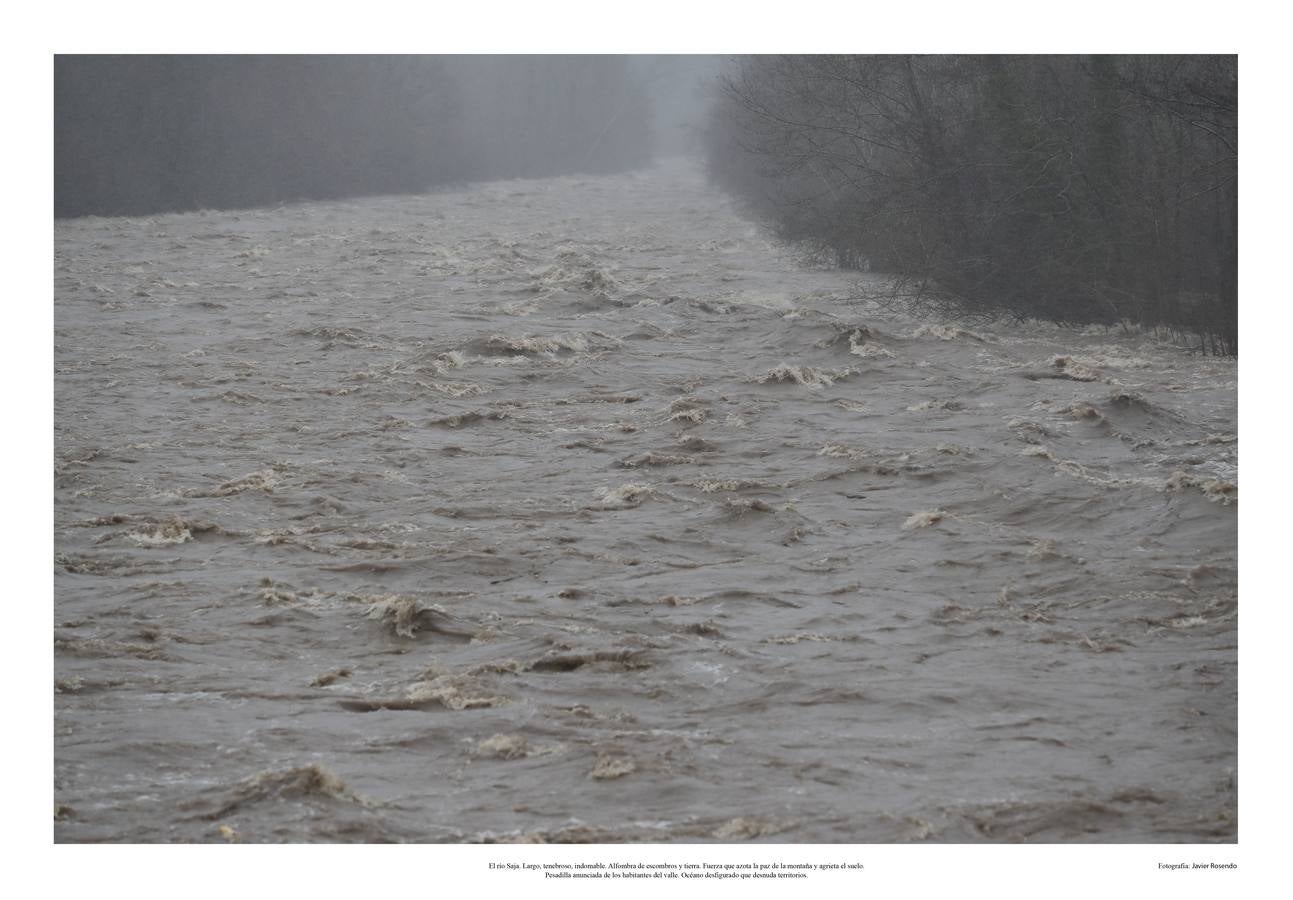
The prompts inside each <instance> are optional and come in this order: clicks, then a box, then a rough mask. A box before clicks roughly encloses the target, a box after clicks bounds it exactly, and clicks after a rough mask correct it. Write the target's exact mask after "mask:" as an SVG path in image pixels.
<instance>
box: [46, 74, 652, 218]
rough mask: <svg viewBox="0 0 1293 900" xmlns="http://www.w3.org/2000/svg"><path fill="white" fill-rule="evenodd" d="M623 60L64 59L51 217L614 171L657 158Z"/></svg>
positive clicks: (58, 84) (639, 94)
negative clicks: (504, 178) (52, 214)
mask: <svg viewBox="0 0 1293 900" xmlns="http://www.w3.org/2000/svg"><path fill="white" fill-rule="evenodd" d="M650 130H651V115H650V104H649V100H648V97H647V95H646V93H645V91H644V90H643V89H642V88H641V86H640V85H639V84H638V83H637V82H636V80H635V79H634V77H633V72H632V70H631V67H630V65H629V64H628V62H627V60H626V59H625V58H624V57H613V56H508V57H472V56H66V55H64V56H57V57H55V61H54V214H55V215H56V216H80V215H143V214H148V213H155V212H165V211H179V210H194V209H203V208H212V209H230V208H241V207H251V206H264V205H272V204H277V203H282V202H288V201H293V200H301V199H317V198H335V197H347V196H359V195H370V194H386V193H405V192H416V191H425V190H427V189H428V188H430V187H432V186H434V185H438V184H445V183H451V182H461V181H467V180H471V179H481V178H503V177H538V176H544V175H555V174H567V173H575V172H582V173H605V172H613V171H620V170H623V169H627V168H632V167H635V166H640V165H642V164H644V163H646V162H647V161H648V160H649V159H650V156H651V152H652V145H651V137H652V136H651V134H650Z"/></svg>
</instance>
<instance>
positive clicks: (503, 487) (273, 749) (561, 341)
mask: <svg viewBox="0 0 1293 900" xmlns="http://www.w3.org/2000/svg"><path fill="white" fill-rule="evenodd" d="M882 286H883V285H882V283H881V282H880V281H878V280H876V281H864V282H863V283H862V284H859V283H858V277H857V276H856V275H850V274H848V273H842V272H835V271H826V270H819V269H813V268H810V267H805V266H803V265H800V264H799V263H798V262H797V261H796V260H794V259H793V258H792V257H791V256H790V255H788V254H787V253H786V252H785V251H783V250H779V249H778V248H777V247H776V246H775V245H773V244H772V243H770V242H769V241H768V240H767V239H766V238H765V237H764V236H762V234H761V233H760V232H759V231H758V230H757V229H756V228H755V226H753V225H752V224H751V223H749V222H748V221H746V220H744V219H742V218H741V217H739V216H738V215H737V214H736V212H735V211H734V210H733V208H732V207H731V205H730V204H729V202H728V201H726V200H725V199H724V198H723V197H722V196H721V195H719V194H717V193H714V192H713V191H711V190H710V189H708V188H707V187H706V186H705V184H704V181H703V179H702V178H701V176H700V174H699V173H698V172H697V171H696V170H695V169H694V168H691V167H689V166H688V165H687V164H685V163H681V162H673V163H667V164H662V165H660V166H658V167H657V168H655V169H652V170H650V171H646V172H641V173H636V174H631V175H622V176H613V177H599V178H585V177H568V178H554V179H546V180H537V181H513V182H499V183H491V184H486V185H481V186H475V187H472V188H470V189H466V190H462V191H459V192H448V193H437V194H430V195H425V196H414V197H400V198H374V199H362V200H353V201H345V202H331V203H309V204H302V205H295V206H289V207H286V208H283V209H277V210H260V211H250V212H237V213H223V212H222V213H199V214H185V215H167V216H158V217H154V218H137V219H79V220H69V221H62V222H59V223H58V224H57V226H56V265H55V325H56V335H55V342H56V348H55V367H56V371H55V405H56V410H55V431H56V434H55V438H56V459H55V529H56V532H55V544H56V551H57V557H56V560H55V570H54V571H55V575H54V584H55V609H54V623H55V678H56V684H55V691H56V694H55V721H54V727H55V748H56V759H55V774H56V783H55V799H56V802H57V804H58V805H57V807H56V826H55V831H56V838H57V839H58V840H60V841H150V842H151V841H203V840H225V839H236V840H247V841H384V840H396V841H489V840H497V841H518V840H522V841H524V840H530V841H533V840H547V841H561V840H566V841H569V840H591V841H605V842H610V841H650V842H661V841H701V840H713V841H725V842H731V841H741V840H766V841H774V842H792V843H793V842H892V841H917V840H927V841H983V840H987V841H1014V840H1030V841H1110V842H1112V841H1136V842H1157V841H1190V842H1195V841H1233V840H1235V838H1236V833H1237V824H1236V769H1235V767H1236V662H1237V655H1236V616H1237V572H1236V557H1237V546H1236V510H1237V487H1236V484H1237V472H1236V467H1237V440H1236V384H1235V381H1236V372H1235V366H1234V363H1233V362H1232V361H1228V360H1217V359H1206V358H1200V357H1198V356H1192V355H1190V354H1189V353H1186V352H1183V351H1182V350H1180V349H1178V348H1174V347H1171V346H1168V345H1165V344H1161V343H1157V342H1155V341H1153V340H1151V339H1149V338H1148V337H1145V336H1141V335H1130V334H1123V333H1120V332H1118V331H1116V330H1114V331H1106V330H1104V329H1085V330H1083V329H1071V328H1059V327H1053V326H1042V325H1021V326H1013V325H1005V324H1002V325H992V326H986V327H975V326H967V325H965V324H964V323H962V324H956V323H948V322H933V321H928V320H924V319H917V318H913V317H910V316H907V315H904V314H903V313H901V312H898V311H895V310H894V309H892V308H889V307H884V306H881V305H879V304H877V303H875V302H872V301H868V300H865V299H862V298H863V297H864V296H865V295H866V294H868V293H874V292H876V291H879V290H880V288H881V287H882Z"/></svg>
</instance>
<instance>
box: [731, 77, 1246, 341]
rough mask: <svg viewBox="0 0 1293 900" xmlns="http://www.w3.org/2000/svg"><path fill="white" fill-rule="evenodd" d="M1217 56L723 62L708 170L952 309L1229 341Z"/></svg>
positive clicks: (1227, 84)
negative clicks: (1118, 325) (1163, 330)
mask: <svg viewBox="0 0 1293 900" xmlns="http://www.w3.org/2000/svg"><path fill="white" fill-rule="evenodd" d="M1237 92H1238V80H1237V61H1236V58H1235V57H1233V56H1226V57H1217V56H1172V57H1167V56H1143V57H1112V56H1087V57H1056V56H1047V57H1008V56H914V57H913V56H902V57H899V56H865V57H863V56H795V57H789V56H778V57H750V58H742V59H738V60H735V61H733V63H732V66H731V68H730V69H729V71H728V72H727V73H726V75H725V76H724V78H723V83H722V89H721V91H720V96H719V100H718V102H717V104H716V106H715V111H714V117H713V121H712V123H711V128H710V131H709V135H708V138H707V154H708V162H709V168H710V172H711V175H712V177H714V178H715V179H716V180H717V181H718V182H719V183H720V184H722V185H723V186H724V187H726V188H727V189H729V190H731V191H733V192H734V193H736V194H738V195H740V196H741V197H743V198H745V199H746V200H747V201H748V202H749V203H750V204H751V206H752V207H753V208H754V209H755V211H756V212H757V213H759V214H761V215H762V216H764V217H766V218H767V219H769V220H770V221H771V222H773V223H774V224H775V226H776V227H777V229H778V231H779V233H780V234H781V236H782V237H784V238H786V239H788V240H793V241H802V242H805V243H806V244H808V245H810V246H811V247H813V248H815V249H817V250H820V251H823V252H825V253H828V254H830V256H831V257H832V258H833V260H834V261H835V262H836V263H838V264H839V265H841V266H845V267H859V268H861V267H870V268H873V269H876V270H882V271H886V272H891V273H895V274H899V275H903V276H907V277H908V278H909V279H910V281H911V283H914V284H916V285H918V286H919V287H920V288H921V290H922V293H923V296H925V297H928V298H935V299H937V300H942V301H949V302H951V303H954V304H956V305H957V306H958V307H960V308H961V309H969V310H972V311H981V312H984V313H1002V312H1005V313H1011V314H1015V315H1018V316H1021V317H1041V318H1048V319H1052V320H1055V321H1061V322H1106V323H1112V322H1119V321H1129V322H1133V323H1137V324H1140V325H1144V326H1147V327H1153V328H1166V329H1168V330H1171V331H1173V332H1175V333H1178V334H1190V335H1194V336H1195V341H1196V343H1200V344H1201V345H1202V346H1203V347H1205V348H1206V349H1208V350H1210V351H1212V352H1215V353H1234V352H1236V351H1237V343H1236V338H1237V277H1238V276H1237V269H1238V263H1237V258H1238V247H1237V234H1238V218H1237V215H1238V214H1237V205H1238V204H1237V196H1238V194H1237V173H1238V102H1237Z"/></svg>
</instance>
